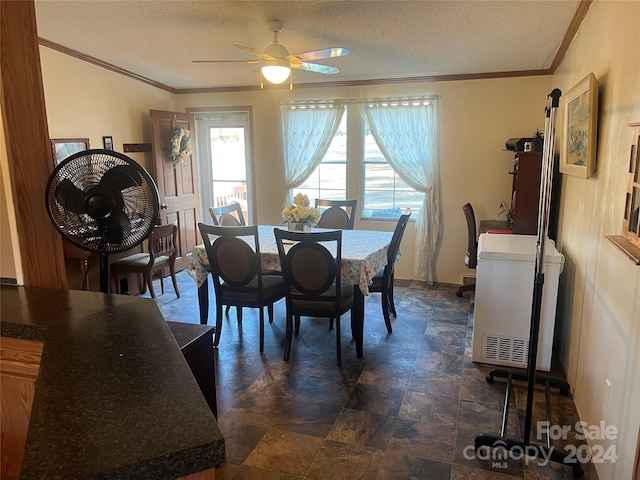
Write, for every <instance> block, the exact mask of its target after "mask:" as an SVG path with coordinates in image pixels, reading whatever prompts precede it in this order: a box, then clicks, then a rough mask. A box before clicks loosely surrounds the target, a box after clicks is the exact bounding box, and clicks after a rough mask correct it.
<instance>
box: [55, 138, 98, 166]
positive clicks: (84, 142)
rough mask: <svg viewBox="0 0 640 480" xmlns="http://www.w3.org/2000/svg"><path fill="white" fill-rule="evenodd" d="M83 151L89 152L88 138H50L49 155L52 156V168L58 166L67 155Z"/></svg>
mask: <svg viewBox="0 0 640 480" xmlns="http://www.w3.org/2000/svg"><path fill="white" fill-rule="evenodd" d="M84 150H89V139H88V138H52V139H51V154H52V156H53V166H54V167H55V166H56V165H58V164H59V163H60V162H61V161H62V160H64V159H65V158H67V157H68V156H69V155H73V154H74V153H78V152H82V151H84Z"/></svg>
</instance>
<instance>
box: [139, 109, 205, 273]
mask: <svg viewBox="0 0 640 480" xmlns="http://www.w3.org/2000/svg"><path fill="white" fill-rule="evenodd" d="M150 118H151V142H152V151H153V167H154V168H153V170H154V171H153V177H154V180H155V181H156V185H157V186H158V196H159V200H160V223H162V224H167V223H175V224H176V225H177V226H178V245H179V249H178V258H177V259H176V270H182V269H184V268H186V267H187V266H188V265H189V256H190V255H191V252H192V251H193V247H194V246H195V245H196V244H197V238H198V237H197V231H198V222H199V221H200V218H199V217H200V213H199V211H200V208H199V200H198V168H197V165H196V157H195V153H193V154H191V156H190V157H189V158H187V160H186V161H185V162H184V163H183V164H181V165H177V166H176V167H175V168H174V166H173V161H172V160H171V157H170V149H169V147H170V141H171V137H172V136H173V132H174V131H175V129H176V128H187V129H189V131H190V132H191V133H192V135H193V132H194V130H193V126H192V124H191V116H190V115H189V114H187V113H180V112H164V111H160V110H151V111H150ZM192 144H193V145H195V139H194V138H193V137H192Z"/></svg>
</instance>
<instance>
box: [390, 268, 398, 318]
mask: <svg viewBox="0 0 640 480" xmlns="http://www.w3.org/2000/svg"><path fill="white" fill-rule="evenodd" d="M388 291H389V309H390V310H391V315H393V316H394V317H395V318H398V314H397V313H396V304H395V302H394V301H393V275H392V276H391V282H390V283H389V288H388Z"/></svg>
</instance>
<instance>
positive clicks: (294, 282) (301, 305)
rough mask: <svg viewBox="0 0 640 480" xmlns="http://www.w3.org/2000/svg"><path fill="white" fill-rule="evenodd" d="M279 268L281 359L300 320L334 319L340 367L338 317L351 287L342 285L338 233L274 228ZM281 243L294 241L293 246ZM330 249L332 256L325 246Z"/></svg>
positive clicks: (349, 297) (350, 300)
mask: <svg viewBox="0 0 640 480" xmlns="http://www.w3.org/2000/svg"><path fill="white" fill-rule="evenodd" d="M274 234H275V237H276V244H277V246H278V256H279V258H280V267H281V268H282V276H283V278H284V296H285V299H286V305H287V313H286V316H287V327H286V339H285V347H284V359H285V361H288V360H289V356H290V355H291V343H292V339H293V331H294V321H295V333H296V335H298V334H299V332H300V317H302V316H307V317H327V318H329V319H334V318H335V320H336V355H337V360H338V365H341V364H342V347H341V331H340V317H341V316H342V315H343V314H344V313H346V312H347V311H349V310H351V315H352V316H353V305H354V297H353V294H354V292H353V285H343V284H342V278H341V274H342V231H341V230H333V231H328V232H313V233H309V232H295V231H288V230H281V229H279V228H275V229H274ZM285 242H294V243H293V244H290V243H286V244H285ZM329 246H333V247H334V248H335V250H334V251H335V254H334V253H332V252H331V251H330V250H329V249H328V248H327V247H329Z"/></svg>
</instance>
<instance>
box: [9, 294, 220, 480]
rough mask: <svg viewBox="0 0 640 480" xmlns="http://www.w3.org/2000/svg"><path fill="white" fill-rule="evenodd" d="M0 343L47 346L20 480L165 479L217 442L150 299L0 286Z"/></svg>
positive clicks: (212, 454)
mask: <svg viewBox="0 0 640 480" xmlns="http://www.w3.org/2000/svg"><path fill="white" fill-rule="evenodd" d="M0 318H1V319H2V325H1V334H2V335H3V336H8V337H9V336H10V337H17V338H25V339H32V340H40V341H42V340H44V342H45V343H44V351H43V354H42V363H41V365H40V372H39V375H38V379H37V381H36V390H35V397H34V401H33V407H32V411H31V419H30V423H29V431H28V434H27V442H26V446H25V456H24V461H23V464H22V473H21V478H24V479H32V478H33V479H47V480H53V479H65V480H70V479H80V478H83V479H84V478H95V479H112V478H113V479H129V478H130V479H136V480H139V479H147V478H148V479H154V480H159V479H171V478H177V477H180V476H183V475H188V474H190V473H193V472H197V471H201V470H206V469H209V468H213V467H217V466H219V465H220V464H221V463H222V462H224V457H225V451H224V439H223V438H222V434H221V433H220V430H219V429H218V425H217V423H216V421H215V419H214V417H213V414H212V413H211V410H210V409H209V407H208V405H207V403H206V402H205V400H204V398H203V396H202V394H201V393H200V389H199V388H198V385H197V383H196V381H195V380H194V378H193V376H192V374H191V371H190V370H189V367H188V365H187V363H186V361H185V360H184V357H183V355H182V353H181V352H180V349H179V348H178V345H177V344H176V341H175V339H174V337H173V335H172V334H171V331H170V330H169V327H168V326H167V323H166V322H165V320H164V318H163V317H162V314H161V313H160V311H159V309H158V307H157V305H156V303H155V301H154V300H152V299H147V298H138V297H131V296H127V295H108V294H103V293H98V292H87V291H80V290H54V289H46V288H27V287H12V286H2V287H0Z"/></svg>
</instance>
